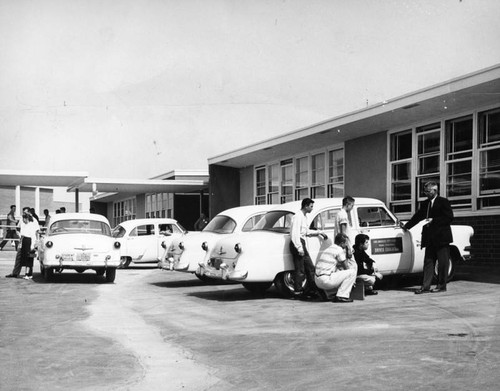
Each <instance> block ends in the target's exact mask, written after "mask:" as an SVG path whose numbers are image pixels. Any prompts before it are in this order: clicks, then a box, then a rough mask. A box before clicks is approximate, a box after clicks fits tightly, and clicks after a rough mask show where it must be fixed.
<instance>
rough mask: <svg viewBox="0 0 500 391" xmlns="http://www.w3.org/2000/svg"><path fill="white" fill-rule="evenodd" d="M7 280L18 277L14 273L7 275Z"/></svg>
mask: <svg viewBox="0 0 500 391" xmlns="http://www.w3.org/2000/svg"><path fill="white" fill-rule="evenodd" d="M5 278H17V276H16V275H15V274H12V273H11V274H7V275H6V276H5Z"/></svg>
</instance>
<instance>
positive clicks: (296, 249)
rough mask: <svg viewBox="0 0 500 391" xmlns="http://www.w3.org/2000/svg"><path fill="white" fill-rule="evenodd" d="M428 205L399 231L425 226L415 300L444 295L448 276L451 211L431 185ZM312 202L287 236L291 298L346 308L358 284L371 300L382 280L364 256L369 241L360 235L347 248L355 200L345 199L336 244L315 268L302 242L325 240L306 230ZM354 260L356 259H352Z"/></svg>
mask: <svg viewBox="0 0 500 391" xmlns="http://www.w3.org/2000/svg"><path fill="white" fill-rule="evenodd" d="M423 190H424V195H425V196H426V199H425V200H424V201H422V202H421V204H420V207H419V209H418V210H417V211H416V212H415V214H414V215H413V216H412V217H411V219H410V220H409V221H408V222H407V223H406V224H402V223H401V228H402V229H403V230H404V231H407V230H409V229H411V228H413V227H414V226H416V225H417V224H418V223H419V222H421V221H424V224H423V226H422V232H421V248H422V249H425V253H424V264H423V272H424V273H423V279H422V286H421V287H420V288H419V289H417V290H415V294H417V295H421V294H424V293H431V292H432V293H441V292H446V291H447V282H448V270H449V265H450V243H452V242H453V233H452V229H451V223H452V221H453V217H454V216H453V209H452V207H451V204H450V202H449V200H448V199H447V198H445V197H441V196H440V195H439V187H438V184H437V183H436V182H434V181H429V182H427V183H425V184H424V187H423ZM313 204H314V201H313V200H312V199H310V198H305V199H304V200H302V204H301V211H300V212H299V213H297V214H295V215H294V217H293V220H292V227H291V230H290V236H291V242H290V251H291V252H292V255H293V261H294V266H295V278H294V290H295V293H296V296H295V297H305V298H315V297H320V298H322V299H324V300H332V301H334V302H339V303H350V302H352V299H350V293H351V290H352V287H353V286H354V284H355V282H356V279H358V280H360V281H362V282H363V284H364V285H365V293H366V294H368V295H370V294H371V295H375V294H377V292H376V291H375V290H374V289H373V286H374V284H375V282H376V280H377V279H381V278H382V275H381V274H380V273H378V272H377V270H376V269H375V268H374V266H373V264H374V262H375V261H374V260H373V259H371V258H370V257H369V255H368V254H367V253H366V250H367V249H368V245H369V239H370V238H369V237H368V236H367V235H364V234H358V235H357V236H356V238H355V241H354V247H353V249H352V250H353V251H352V250H351V244H350V242H349V237H350V236H351V235H349V229H350V226H351V224H350V219H349V214H350V211H351V210H352V209H353V207H354V198H352V197H349V196H348V197H345V198H344V199H343V200H342V209H341V210H340V211H339V212H338V213H337V215H336V218H335V232H337V235H336V236H335V240H334V244H332V245H331V246H330V247H328V248H327V249H326V250H325V251H323V252H322V253H320V254H319V256H318V260H317V262H316V266H314V264H313V263H312V260H311V257H310V256H309V254H308V252H307V247H306V241H305V238H306V236H322V237H323V238H324V239H326V238H327V236H326V235H325V234H324V233H323V232H321V231H319V230H311V229H309V225H308V222H307V214H308V213H310V212H311V211H312V209H313ZM353 258H354V259H353ZM436 262H437V272H438V273H437V284H436V287H435V288H434V289H431V283H432V280H433V277H434V269H435V266H436ZM304 279H305V280H306V281H307V284H305V286H306V290H307V291H306V292H304V291H303V288H302V287H303V285H304Z"/></svg>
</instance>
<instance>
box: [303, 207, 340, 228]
mask: <svg viewBox="0 0 500 391" xmlns="http://www.w3.org/2000/svg"><path fill="white" fill-rule="evenodd" d="M339 210H340V209H338V208H337V209H328V210H324V211H322V212H321V213H318V215H317V216H316V217H315V218H314V220H313V221H312V223H311V225H310V227H309V228H310V229H320V230H330V229H335V216H336V215H337V213H338V211H339Z"/></svg>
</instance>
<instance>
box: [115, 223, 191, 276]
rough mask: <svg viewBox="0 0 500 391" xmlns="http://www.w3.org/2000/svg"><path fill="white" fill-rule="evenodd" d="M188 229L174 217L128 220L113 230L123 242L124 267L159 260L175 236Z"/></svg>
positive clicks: (116, 236) (122, 259) (121, 251)
mask: <svg viewBox="0 0 500 391" xmlns="http://www.w3.org/2000/svg"><path fill="white" fill-rule="evenodd" d="M185 232H186V230H185V229H184V228H183V227H182V226H181V225H180V224H179V223H178V222H177V221H176V220H174V219H169V218H151V219H135V220H127V221H123V222H121V223H120V224H118V225H117V226H116V227H115V228H114V229H113V232H112V235H113V237H114V238H115V239H116V240H118V241H119V242H120V243H121V247H120V255H121V266H120V267H122V268H127V267H129V265H130V263H131V262H134V263H152V262H155V263H156V262H158V261H159V260H160V258H161V257H162V255H163V254H164V252H165V250H164V248H165V247H167V248H168V246H169V245H170V242H171V241H172V239H174V238H178V237H181V236H182V235H184V233H185Z"/></svg>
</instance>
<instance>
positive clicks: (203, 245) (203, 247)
mask: <svg viewBox="0 0 500 391" xmlns="http://www.w3.org/2000/svg"><path fill="white" fill-rule="evenodd" d="M201 248H202V249H203V251H207V250H208V243H207V242H203V243H202V244H201Z"/></svg>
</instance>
